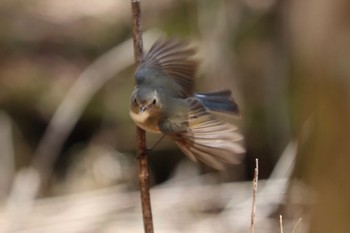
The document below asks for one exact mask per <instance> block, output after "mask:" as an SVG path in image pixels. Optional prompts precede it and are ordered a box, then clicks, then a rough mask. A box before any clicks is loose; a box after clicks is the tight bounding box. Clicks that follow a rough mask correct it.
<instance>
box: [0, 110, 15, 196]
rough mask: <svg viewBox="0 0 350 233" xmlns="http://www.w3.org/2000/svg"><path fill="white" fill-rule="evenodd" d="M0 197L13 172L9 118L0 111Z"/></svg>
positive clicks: (13, 160) (6, 187) (5, 190)
mask: <svg viewBox="0 0 350 233" xmlns="http://www.w3.org/2000/svg"><path fill="white" fill-rule="evenodd" d="M0 155H1V156H0V199H1V198H2V197H6V196H7V194H8V191H9V188H10V185H11V182H12V179H13V176H14V174H15V152H14V145H13V135H12V127H11V120H10V118H9V116H7V114H5V113H4V112H0Z"/></svg>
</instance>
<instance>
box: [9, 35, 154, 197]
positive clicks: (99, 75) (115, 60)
mask: <svg viewBox="0 0 350 233" xmlns="http://www.w3.org/2000/svg"><path fill="white" fill-rule="evenodd" d="M158 35H159V32H157V31H149V32H146V33H145V35H144V36H145V38H146V40H152V41H153V40H154V39H155V38H156V37H158ZM130 47H132V41H131V39H130V40H128V41H125V42H124V43H122V44H119V45H117V46H116V47H114V48H113V49H111V50H110V51H108V52H107V53H105V54H103V55H102V56H101V57H99V58H98V59H96V61H95V62H93V63H92V64H91V65H90V66H89V67H87V68H86V69H85V70H84V71H83V72H82V73H81V75H80V76H79V77H78V78H77V80H76V81H75V83H74V84H73V85H72V87H71V88H70V89H69V91H68V93H67V95H66V96H65V97H64V99H63V100H62V102H61V104H60V105H59V106H58V108H57V110H56V111H55V113H54V114H53V117H52V119H51V121H50V122H49V124H48V126H47V128H46V131H45V133H44V135H43V137H42V139H41V141H40V143H39V145H38V148H37V150H36V152H35V155H36V156H35V159H34V161H33V163H32V166H33V167H34V168H35V170H34V172H35V171H36V172H39V176H35V177H37V178H38V179H39V180H38V181H37V182H39V185H38V186H35V187H37V189H35V190H32V191H33V192H34V193H33V195H32V194H28V193H26V190H22V191H23V193H19V192H17V191H16V192H11V193H16V195H20V196H33V198H35V197H36V196H37V194H38V192H39V190H40V188H41V187H42V186H43V184H45V183H46V182H47V180H48V179H49V177H50V174H51V170H52V166H53V165H54V163H55V162H56V159H57V157H58V155H59V153H60V151H61V147H62V145H63V143H64V142H65V140H66V139H67V137H68V136H69V134H70V133H71V131H72V130H73V128H74V125H75V124H76V122H77V121H78V119H79V118H80V116H81V114H82V112H83V111H84V109H85V107H86V105H87V104H88V103H89V101H90V100H91V98H92V97H93V96H94V94H95V93H96V92H97V91H98V90H99V89H100V88H101V87H102V86H103V85H104V84H105V83H106V82H108V80H110V79H111V78H112V77H114V76H115V75H116V74H117V73H118V72H120V71H122V70H123V69H125V68H127V67H128V66H131V65H132V56H131V54H130ZM16 180H18V181H16ZM16 182H20V183H22V185H19V187H20V186H26V184H31V183H32V182H33V181H32V178H31V176H28V177H25V176H24V177H22V176H16V177H15V183H16ZM9 199H11V197H10V198H9Z"/></svg>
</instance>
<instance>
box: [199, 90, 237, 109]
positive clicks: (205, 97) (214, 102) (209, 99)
mask: <svg viewBox="0 0 350 233" xmlns="http://www.w3.org/2000/svg"><path fill="white" fill-rule="evenodd" d="M195 97H196V98H197V99H198V100H199V101H200V102H201V103H202V104H203V106H204V107H205V108H206V109H208V110H209V111H213V112H221V113H226V114H232V115H239V108H238V104H237V103H236V102H235V100H234V99H233V97H232V95H231V91H230V90H223V91H217V92H209V93H196V94H195Z"/></svg>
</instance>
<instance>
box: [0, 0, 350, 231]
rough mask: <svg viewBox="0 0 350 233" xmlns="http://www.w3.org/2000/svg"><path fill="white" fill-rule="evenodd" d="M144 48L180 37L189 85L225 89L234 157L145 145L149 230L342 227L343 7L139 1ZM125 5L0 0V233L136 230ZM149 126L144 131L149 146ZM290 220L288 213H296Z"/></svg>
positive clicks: (347, 133)
mask: <svg viewBox="0 0 350 233" xmlns="http://www.w3.org/2000/svg"><path fill="white" fill-rule="evenodd" d="M141 10H142V20H143V30H144V47H145V48H146V49H147V48H149V47H150V45H151V44H152V43H153V42H154V41H155V40H156V39H157V38H159V37H162V36H163V37H164V36H169V37H171V36H173V37H178V38H186V39H190V40H191V41H192V42H193V43H192V45H193V46H194V47H197V48H198V51H199V53H198V58H199V59H200V60H201V61H202V63H201V66H200V67H199V71H198V76H197V79H196V80H197V87H196V88H197V90H198V91H210V90H212V91H214V90H220V89H224V88H229V89H231V90H232V91H233V95H234V97H235V99H236V101H237V102H238V104H239V105H240V108H241V111H242V117H241V118H239V119H227V120H228V121H231V122H232V123H234V124H236V125H238V127H239V129H240V132H241V133H242V134H243V135H244V138H245V140H244V145H245V147H246V149H247V153H246V156H245V159H244V161H243V162H242V164H240V165H235V166H233V165H231V166H228V167H227V169H226V170H225V171H222V172H215V171H213V170H211V169H209V168H207V167H205V166H204V165H202V164H195V163H193V162H191V161H190V160H189V159H187V158H186V157H185V156H184V155H183V154H182V153H181V152H180V150H178V149H177V148H176V146H175V145H174V143H172V142H171V141H170V140H167V139H165V140H163V141H162V142H161V143H160V144H159V145H158V146H157V147H156V148H155V149H154V150H153V151H152V152H151V153H149V161H150V169H151V171H150V172H151V184H152V193H151V199H152V204H153V211H154V213H153V218H154V224H155V232H249V226H250V211H251V205H252V183H251V180H252V177H253V170H254V167H255V158H258V159H259V179H260V181H259V185H258V193H257V207H256V225H255V228H256V232H280V226H279V224H280V223H279V215H282V216H283V226H284V232H312V233H318V232H327V233H328V232H339V233H342V232H344V233H345V232H350V221H349V216H350V180H349V175H348V170H349V165H350V143H349V140H350V121H349V119H350V95H349V94H350V92H349V90H350V79H349V76H350V65H349V62H350V44H349V40H350V14H349V12H350V4H349V3H348V2H347V1H346V0H323V1H318V0H309V1H303V0H294V1H291V0H280V1H278V0H264V1H261V0H230V1H227V0H217V1H211V0H176V1H175V0H152V1H142V9H141ZM130 12H131V9H130V1H121V0H101V1H84V0H73V1H59V0H27V1H11V0H2V1H1V2H0V22H1V23H0V232H142V231H143V226H142V218H141V211H140V203H139V194H138V175H137V166H136V160H135V126H134V124H133V123H132V121H131V119H130V118H129V115H128V105H129V96H130V93H131V91H132V89H133V85H134V81H133V72H134V66H133V47H132V42H131V40H130V39H131V13H130ZM158 139H159V135H151V134H149V135H147V144H148V145H152V144H153V143H154V142H156V141H157V140H158ZM300 218H301V219H302V220H301V221H299V223H297V222H298V220H299V219H300Z"/></svg>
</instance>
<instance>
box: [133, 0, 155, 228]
mask: <svg viewBox="0 0 350 233" xmlns="http://www.w3.org/2000/svg"><path fill="white" fill-rule="evenodd" d="M131 11H132V36H133V40H134V56H135V65H136V66H138V65H139V64H140V62H141V60H142V56H143V43H142V31H141V8H140V0H131ZM136 143H137V158H138V167H139V182H140V194H141V206H142V216H143V224H144V230H145V233H153V222H152V209H151V198H150V194H149V186H150V185H149V172H148V170H149V169H148V161H147V149H146V135H145V131H144V130H143V129H141V128H139V127H137V130H136Z"/></svg>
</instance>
